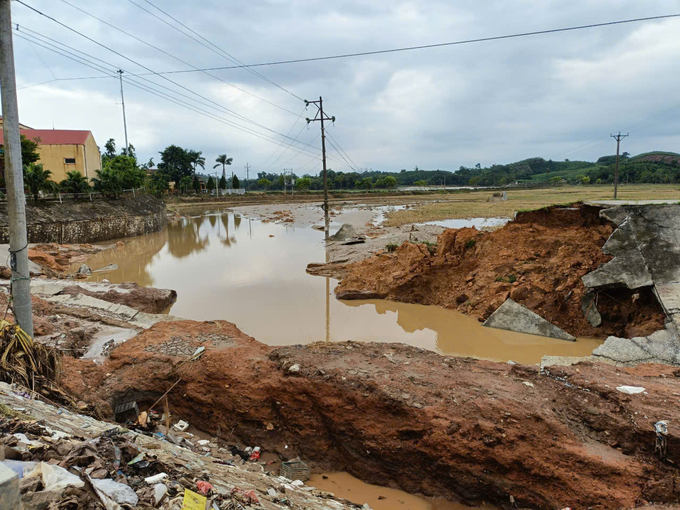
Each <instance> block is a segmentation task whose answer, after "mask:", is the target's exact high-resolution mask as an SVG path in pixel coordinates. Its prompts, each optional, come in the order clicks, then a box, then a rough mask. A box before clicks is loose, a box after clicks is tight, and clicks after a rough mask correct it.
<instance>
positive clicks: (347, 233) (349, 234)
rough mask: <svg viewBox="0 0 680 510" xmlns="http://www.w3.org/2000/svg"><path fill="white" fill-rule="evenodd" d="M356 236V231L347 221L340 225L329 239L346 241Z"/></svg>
mask: <svg viewBox="0 0 680 510" xmlns="http://www.w3.org/2000/svg"><path fill="white" fill-rule="evenodd" d="M356 236H357V233H356V231H355V230H354V227H353V226H352V225H350V224H349V223H345V224H344V225H343V226H342V227H340V230H338V231H337V232H336V233H335V234H333V235H332V236H331V239H332V240H333V241H348V240H350V239H353V238H355V237H356Z"/></svg>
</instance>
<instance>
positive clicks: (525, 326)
mask: <svg viewBox="0 0 680 510" xmlns="http://www.w3.org/2000/svg"><path fill="white" fill-rule="evenodd" d="M484 326H486V327H487V328H497V329H506V330H509V331H517V332H518V333H527V334H529V335H539V336H547V337H551V338H557V339H560V340H570V341H572V342H573V341H574V340H576V339H575V338H574V337H573V336H571V335H570V334H569V333H567V332H566V331H564V330H562V329H560V328H558V327H557V326H555V325H554V324H551V323H550V322H548V321H547V320H545V319H544V318H542V317H541V316H539V315H537V314H535V313H534V312H532V311H531V310H529V309H528V308H526V307H525V306H522V305H520V304H519V303H516V302H515V301H513V300H512V299H506V300H505V302H504V303H503V304H502V305H501V306H499V307H498V309H497V310H496V311H495V312H494V313H493V314H491V317H489V318H488V319H487V320H486V322H484Z"/></svg>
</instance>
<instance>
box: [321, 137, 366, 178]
mask: <svg viewBox="0 0 680 510" xmlns="http://www.w3.org/2000/svg"><path fill="white" fill-rule="evenodd" d="M326 134H327V135H328V138H330V140H329V141H330V142H331V144H332V145H333V146H334V147H335V150H337V151H338V153H340V155H341V156H342V155H343V154H344V155H345V156H347V159H349V160H350V161H351V162H352V165H353V166H352V165H350V166H352V168H356V169H357V170H355V172H356V171H358V168H359V166H358V165H357V164H356V163H355V162H354V160H352V158H350V156H349V154H347V153H346V152H345V149H343V148H342V147H340V143H339V142H338V141H337V140H336V139H335V138H333V135H331V134H330V133H326ZM333 142H334V143H333ZM342 159H345V158H344V157H343V158H342ZM347 159H345V162H346V163H347ZM348 164H349V163H348Z"/></svg>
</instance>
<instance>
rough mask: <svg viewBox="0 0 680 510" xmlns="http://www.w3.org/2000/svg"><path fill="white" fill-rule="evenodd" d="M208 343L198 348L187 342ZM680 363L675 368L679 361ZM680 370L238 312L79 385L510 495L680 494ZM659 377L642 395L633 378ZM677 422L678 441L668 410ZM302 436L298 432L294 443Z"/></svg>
mask: <svg viewBox="0 0 680 510" xmlns="http://www.w3.org/2000/svg"><path fill="white" fill-rule="evenodd" d="M199 346H204V347H206V351H205V353H204V355H203V356H202V357H201V358H200V359H199V360H197V361H193V362H187V361H186V360H187V357H189V356H191V354H192V353H193V352H194V351H195V349H196V348H197V347H199ZM674 370H675V372H674ZM678 376H680V372H677V369H674V368H671V367H665V366H659V365H655V366H651V365H647V366H639V367H636V368H615V367H612V366H609V365H599V364H590V363H582V364H579V365H576V366H572V367H560V368H551V369H550V372H544V373H540V372H539V371H538V368H537V367H526V366H521V365H511V364H506V363H493V362H488V361H479V360H471V359H461V358H446V357H442V356H440V355H438V354H436V353H433V352H429V351H424V350H422V349H418V348H414V347H409V346H405V345H402V344H359V343H351V342H345V343H331V344H314V345H308V346H293V347H283V348H276V349H275V348H271V347H267V346H265V345H263V344H261V343H259V342H257V341H255V340H254V339H252V338H250V337H248V336H247V335H244V334H243V333H241V332H240V331H239V330H238V329H237V328H236V327H235V326H234V325H233V324H231V323H227V322H205V323H198V322H190V321H185V322H172V323H159V324H156V325H155V326H153V327H152V328H151V329H149V330H147V331H145V332H143V333H142V334H140V335H139V336H138V337H136V338H134V339H132V340H129V341H128V342H126V343H124V344H122V345H120V346H119V347H117V348H116V349H114V350H113V352H112V354H111V358H110V360H108V361H107V362H105V364H104V365H103V366H101V367H97V366H95V365H93V364H92V363H91V362H89V363H88V362H86V361H84V360H67V362H66V376H65V384H66V385H67V387H68V389H69V390H70V391H71V392H72V393H73V394H74V395H76V396H77V397H78V398H80V399H83V400H85V401H88V402H92V403H94V404H96V405H97V407H98V408H99V409H100V410H101V411H102V412H104V413H109V414H110V412H111V409H112V406H115V405H117V404H119V403H122V402H127V401H129V400H136V401H137V402H138V404H139V406H140V408H141V409H145V408H148V406H150V405H151V404H152V403H153V402H155V401H156V400H157V399H158V398H159V397H160V396H161V395H162V394H163V393H164V392H165V391H166V390H167V389H169V388H170V387H171V386H172V385H173V384H175V383H176V382H178V381H179V382H178V384H177V386H176V387H175V388H174V389H173V390H172V391H171V392H170V394H169V398H170V408H171V412H172V413H173V417H174V418H173V419H179V418H182V419H185V420H188V421H189V422H190V423H192V424H195V425H197V426H199V427H200V428H201V429H202V430H204V431H205V432H208V433H210V434H211V435H213V436H219V437H221V438H223V439H225V440H227V441H237V440H239V439H240V440H241V441H243V443H244V444H250V445H253V444H257V445H261V446H262V447H263V448H264V450H265V451H267V452H275V453H279V454H280V455H281V456H282V457H284V458H293V457H295V456H296V455H298V454H299V455H301V457H302V458H303V459H305V460H309V461H311V462H312V464H313V465H314V467H315V468H316V469H323V470H328V469H332V470H346V471H349V472H350V473H352V474H354V475H356V476H358V477H360V478H362V479H363V480H366V481H369V482H373V483H378V484H381V485H391V486H398V487H400V488H402V489H405V490H407V491H410V492H414V493H423V494H426V495H436V496H442V497H446V498H448V499H451V500H455V499H457V498H459V499H462V500H465V501H468V502H470V503H478V502H480V501H487V502H492V503H495V504H497V505H499V506H503V507H506V508H510V507H514V505H512V504H511V498H510V496H512V498H514V501H515V503H516V505H517V507H518V508H564V507H566V506H571V507H573V508H586V507H591V508H631V507H635V506H642V505H644V504H646V503H647V502H671V501H677V499H678V497H679V496H680V488H678V484H677V482H676V480H677V477H678V469H677V465H678V462H680V458H679V457H678V453H677V452H678V448H680V437H679V436H678V432H677V426H676V425H674V424H677V423H678V422H679V421H680V407H678V405H677V403H678V400H679V399H680V397H678V395H679V394H680V378H679V377H678ZM622 385H633V386H642V387H644V388H645V393H642V394H637V395H627V394H624V393H622V392H620V391H617V389H616V388H617V387H618V386H622ZM662 419H663V420H668V421H669V424H670V426H669V430H670V436H669V443H668V455H669V459H670V460H671V461H672V462H673V463H672V464H671V463H669V462H662V461H660V460H659V459H658V458H657V457H656V456H655V454H654V440H655V435H654V430H653V424H654V423H655V422H656V421H658V420H662ZM286 446H287V447H286Z"/></svg>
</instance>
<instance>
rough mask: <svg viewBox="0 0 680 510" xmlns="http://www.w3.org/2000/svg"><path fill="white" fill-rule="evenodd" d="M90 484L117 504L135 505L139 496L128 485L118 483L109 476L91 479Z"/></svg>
mask: <svg viewBox="0 0 680 510" xmlns="http://www.w3.org/2000/svg"><path fill="white" fill-rule="evenodd" d="M92 485H94V486H95V487H96V488H97V489H99V490H100V491H102V492H103V493H104V494H106V495H107V496H108V497H109V498H111V499H112V500H113V501H115V502H116V503H118V504H119V505H130V506H133V507H134V506H135V505H137V503H138V501H139V498H138V497H137V494H136V493H135V491H133V490H132V489H131V488H130V486H129V485H126V484H124V483H118V482H116V481H114V480H111V479H110V478H107V479H104V480H92Z"/></svg>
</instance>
